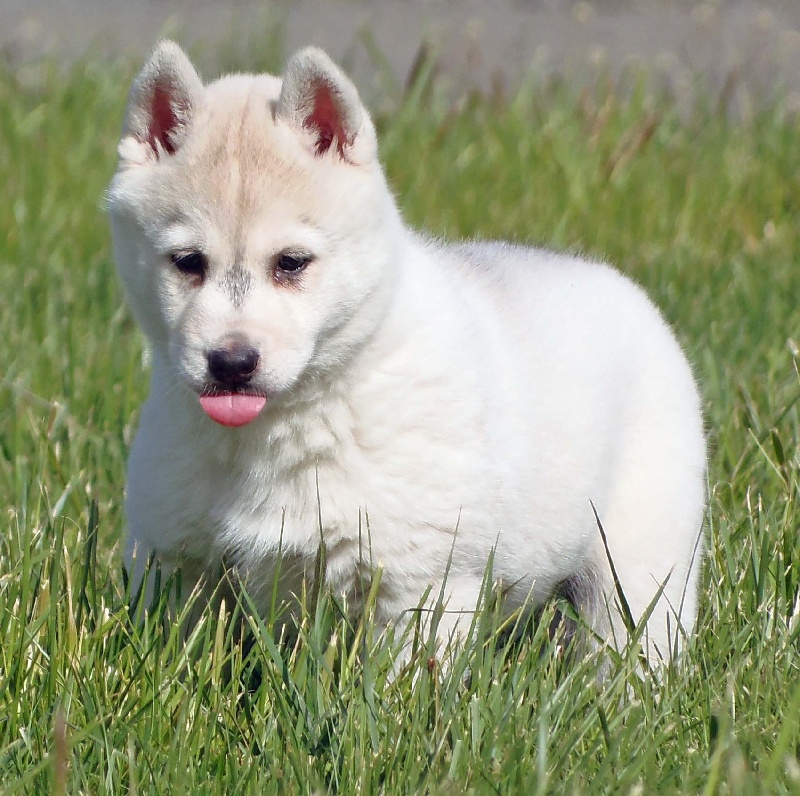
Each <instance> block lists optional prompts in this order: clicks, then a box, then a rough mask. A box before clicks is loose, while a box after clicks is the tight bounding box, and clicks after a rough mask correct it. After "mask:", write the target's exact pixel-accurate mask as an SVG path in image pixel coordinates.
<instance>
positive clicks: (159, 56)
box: [120, 40, 203, 162]
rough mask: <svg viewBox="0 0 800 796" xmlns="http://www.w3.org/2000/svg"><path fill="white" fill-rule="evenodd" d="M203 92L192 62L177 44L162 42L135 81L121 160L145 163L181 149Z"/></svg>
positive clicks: (130, 99) (126, 116)
mask: <svg viewBox="0 0 800 796" xmlns="http://www.w3.org/2000/svg"><path fill="white" fill-rule="evenodd" d="M202 92H203V84H202V82H201V81H200V78H199V77H198V76H197V72H195V70H194V67H193V66H192V64H191V61H189V59H188V58H187V57H186V54H185V53H184V52H183V50H182V49H181V48H180V47H179V46H178V45H177V44H175V42H173V41H168V40H165V41H162V42H160V43H159V45H158V46H157V47H156V49H155V50H154V51H153V54H152V55H151V56H150V60H148V62H147V63H146V64H145V65H144V68H143V69H142V71H141V72H140V73H139V76H138V77H137V78H136V79H135V80H134V81H133V85H132V86H131V91H130V95H129V97H128V110H127V112H126V114H125V123H124V125H123V129H122V141H121V143H120V156H121V157H122V158H123V159H126V160H132V161H137V162H145V161H148V160H150V161H151V160H158V159H161V158H163V157H166V156H168V155H172V154H174V153H175V152H177V150H178V149H179V148H180V146H181V144H182V143H183V139H184V136H185V133H186V130H187V128H188V126H189V124H190V123H191V121H192V118H193V117H194V115H195V112H196V110H197V106H198V104H199V102H200V98H201V96H202Z"/></svg>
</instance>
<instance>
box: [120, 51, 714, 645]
mask: <svg viewBox="0 0 800 796" xmlns="http://www.w3.org/2000/svg"><path fill="white" fill-rule="evenodd" d="M119 155H120V163H119V169H118V171H117V173H116V175H115V177H114V179H113V182H112V184H111V187H110V190H109V204H110V211H111V221H112V227H113V234H114V243H115V251H116V258H117V263H118V266H119V272H120V275H121V277H122V280H123V282H124V284H125V287H126V290H127V295H128V299H129V301H130V305H131V307H132V309H133V312H134V314H135V316H136V318H137V319H138V321H139V323H140V324H141V326H142V329H143V330H144V333H145V334H146V336H147V339H148V341H149V343H150V346H151V347H152V384H151V390H150V396H149V398H148V400H147V403H146V404H145V406H144V409H143V412H142V419H141V427H140V429H139V432H138V435H137V437H136V441H135V443H134V445H133V450H132V452H131V457H130V471H129V478H128V497H127V514H128V525H129V532H130V533H129V543H128V557H129V563H131V564H132V565H133V567H134V571H135V576H136V577H138V578H141V573H142V564H143V562H144V560H145V558H146V554H147V553H148V552H149V551H154V552H155V553H156V555H157V556H158V558H159V559H160V560H161V562H162V564H163V565H164V566H165V567H167V568H171V567H175V566H180V567H181V569H182V573H183V582H184V584H185V583H186V582H187V579H188V580H189V582H190V583H191V582H192V580H193V579H194V578H199V577H200V576H201V575H202V574H203V573H207V572H210V571H213V570H214V567H215V565H218V563H219V561H220V560H221V559H222V557H223V556H224V557H225V560H226V561H228V562H230V563H232V564H233V565H234V566H235V568H236V571H237V572H238V573H239V574H240V575H241V576H242V577H243V578H244V579H245V580H246V582H247V584H248V587H249V590H250V592H251V594H253V595H255V598H256V601H257V602H258V603H259V605H260V606H262V607H263V609H264V610H266V606H267V605H268V603H269V600H270V598H271V596H272V594H273V575H274V573H275V568H276V562H277V560H278V558H279V557H280V558H281V561H282V563H281V570H280V578H278V584H277V589H278V593H279V594H280V595H283V596H288V595H291V594H292V593H299V592H300V590H301V588H302V580H303V578H305V579H306V582H308V580H309V579H313V577H314V574H315V571H314V567H315V562H316V559H317V551H318V548H319V545H320V543H322V544H323V545H324V549H325V562H326V563H325V572H324V576H325V581H326V584H327V585H328V586H329V587H330V588H331V589H332V590H333V591H334V592H335V593H338V594H341V595H344V596H345V597H346V599H347V600H348V604H349V605H350V606H351V607H355V608H357V607H358V604H359V599H360V598H361V596H362V595H363V590H364V589H365V588H368V587H369V584H370V579H371V578H372V577H373V576H374V573H375V572H376V571H377V568H378V567H379V566H380V567H382V569H383V571H382V576H381V581H380V584H379V590H378V603H377V618H378V621H379V622H381V623H386V624H389V623H392V622H393V621H396V620H397V619H399V618H401V617H403V616H407V615H408V612H409V611H411V610H413V609H415V608H416V607H418V606H419V605H420V601H421V600H422V599H423V596H424V595H425V593H426V592H428V593H429V595H431V596H429V598H428V599H429V600H433V599H434V598H435V597H437V596H438V595H439V593H440V591H441V590H442V589H443V591H441V593H443V595H444V598H445V601H446V603H447V606H446V607H447V612H446V613H445V616H444V619H443V623H442V625H441V626H440V628H439V633H440V635H441V636H442V637H446V636H447V635H448V634H449V633H450V632H451V631H456V632H458V631H459V630H461V631H463V628H464V626H463V624H462V625H461V626H460V627H459V625H458V623H459V617H462V616H463V615H464V614H463V612H466V613H467V615H469V612H471V611H474V609H475V606H476V602H477V601H478V598H479V593H480V589H481V583H482V579H483V576H484V572H485V570H486V566H487V562H488V561H489V559H490V558H491V556H492V554H493V555H494V561H493V576H494V578H495V579H496V580H497V581H498V582H499V583H500V584H502V590H503V593H504V594H505V604H506V606H507V608H508V609H509V610H511V609H514V608H515V607H517V606H519V605H521V604H523V603H524V602H525V601H526V600H530V603H529V604H531V605H537V604H541V603H542V601H544V600H546V599H547V598H548V597H550V596H551V595H553V594H554V593H559V592H560V593H562V594H565V595H566V596H568V598H569V599H570V600H572V601H573V603H574V604H575V606H576V608H577V609H578V611H579V612H581V613H582V614H583V616H584V617H585V619H586V621H587V622H588V623H589V625H590V626H591V627H592V628H593V629H594V630H596V631H597V633H599V634H600V635H601V636H602V637H604V638H609V639H612V638H613V637H615V636H616V638H617V643H619V642H620V641H621V637H620V635H619V634H620V630H621V628H622V624H621V621H620V619H619V613H618V611H617V608H616V607H615V606H616V604H617V594H616V592H615V587H614V582H613V578H612V574H611V568H610V566H609V563H608V557H607V554H606V551H605V549H604V545H603V541H602V539H601V535H600V532H599V529H598V524H597V522H596V519H595V516H594V513H593V505H594V507H596V509H597V512H598V515H599V517H600V520H601V521H602V524H603V526H604V528H605V532H606V534H607V537H608V545H609V548H610V553H611V557H612V560H613V562H614V564H615V568H616V570H617V572H618V575H619V579H620V581H621V586H622V589H623V590H624V594H625V596H626V598H627V602H628V603H629V605H630V607H631V610H632V612H633V615H634V617H635V618H639V617H641V616H642V615H643V613H645V612H646V610H647V608H648V606H649V605H650V604H651V602H652V601H653V600H654V598H655V597H656V596H657V595H658V594H659V590H660V589H662V588H663V593H661V595H660V598H659V599H658V602H657V604H655V608H654V609H653V611H652V614H651V615H650V618H649V620H648V623H647V630H648V636H649V639H650V641H651V642H652V643H653V645H654V647H653V648H654V649H655V647H657V648H658V650H660V653H661V654H663V655H667V654H669V650H670V649H671V648H672V647H673V646H674V638H672V639H671V638H669V636H670V635H672V636H674V635H675V634H676V632H677V631H678V628H679V626H680V627H681V628H682V629H683V630H684V631H690V630H691V629H692V627H693V624H694V620H695V614H696V592H697V574H698V569H699V564H700V558H701V555H702V545H701V544H699V534H700V529H701V524H702V517H703V507H704V494H705V481H704V472H705V444H704V437H703V428H702V420H701V413H700V405H699V400H698V394H697V389H696V386H695V382H694V380H693V378H692V374H691V371H690V369H689V366H688V365H687V362H686V359H685V358H684V356H683V354H682V353H681V350H680V348H679V346H678V344H677V343H676V341H675V338H674V337H673V335H672V334H671V332H670V330H669V329H668V327H667V326H666V324H665V323H664V321H663V319H662V318H661V316H660V315H659V313H658V311H657V310H656V309H655V308H654V307H653V305H652V304H651V303H650V302H649V301H648V299H647V298H646V297H645V295H644V294H643V293H642V291H641V290H640V289H639V288H637V287H636V286H635V285H633V284H632V283H631V282H630V281H628V280H627V279H626V278H624V277H622V276H621V275H620V274H618V273H617V272H616V271H614V270H612V269H611V268H609V267H607V266H605V265H600V264H597V263H591V262H586V261H584V260H581V259H579V258H576V257H573V256H566V255H561V254H553V253H550V252H547V251H542V250H538V249H532V248H524V247H521V246H513V245H509V244H504V243H464V244H459V245H445V244H442V243H440V242H438V241H433V240H430V239H428V238H424V237H420V236H419V235H417V234H416V233H414V232H412V231H411V230H409V229H408V228H407V227H406V226H405V225H404V223H403V221H402V219H401V217H400V214H399V212H398V210H397V207H396V205H395V202H394V200H393V198H392V194H391V193H390V191H389V190H388V188H387V185H386V182H385V178H384V175H383V172H382V169H381V166H380V163H379V161H378V156H377V142H376V136H375V130H374V128H373V125H372V122H371V121H370V117H369V115H368V113H367V111H366V110H365V108H364V106H363V105H362V103H361V101H360V99H359V97H358V94H357V92H356V90H355V88H354V86H353V84H352V83H351V82H350V81H349V80H348V79H347V77H345V75H344V74H343V73H342V72H341V71H340V70H339V69H338V68H337V67H336V66H335V65H334V64H333V63H332V62H331V61H330V60H329V58H328V57H327V56H326V55H325V54H324V53H323V52H321V51H320V50H317V49H305V50H302V51H300V52H298V53H297V54H295V55H294V56H293V57H292V58H291V59H290V61H289V63H288V65H287V67H286V70H285V72H284V74H283V76H282V77H281V78H277V77H272V76H268V75H261V76H251V75H234V76H230V77H224V78H222V79H221V80H218V81H216V82H214V83H211V84H209V85H206V86H204V85H203V84H202V83H201V81H200V79H199V78H198V76H197V73H196V72H195V70H194V68H193V67H192V65H191V63H190V62H189V60H188V59H187V57H186V56H185V55H184V53H183V52H182V51H181V49H180V48H179V47H178V46H177V45H175V44H174V43H172V42H163V43H161V44H160V45H159V46H158V48H157V49H156V50H155V52H154V53H153V55H152V57H151V58H150V60H149V61H148V63H147V64H146V66H145V67H144V69H143V71H142V72H141V74H140V75H139V77H138V78H137V79H136V81H135V82H134V84H133V87H132V90H131V94H130V104H129V107H128V111H127V116H126V119H125V125H124V132H123V136H122V141H121V143H120V147H119ZM415 167H416V166H415V164H414V163H413V162H409V168H415ZM135 550H138V551H139V555H138V558H137V559H136V562H134V561H133V553H134V551H135ZM446 572H447V577H446V581H445V573H446ZM443 583H444V585H443ZM184 589H185V586H184ZM429 590H430V591H429ZM462 621H463V620H462ZM670 629H671V631H672V632H671V633H670Z"/></svg>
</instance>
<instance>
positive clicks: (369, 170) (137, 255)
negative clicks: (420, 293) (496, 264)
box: [108, 42, 399, 425]
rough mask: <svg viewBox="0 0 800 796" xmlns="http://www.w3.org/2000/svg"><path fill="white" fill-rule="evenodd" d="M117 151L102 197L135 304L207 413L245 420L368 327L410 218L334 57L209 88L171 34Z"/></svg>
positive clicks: (309, 54) (299, 61)
mask: <svg viewBox="0 0 800 796" xmlns="http://www.w3.org/2000/svg"><path fill="white" fill-rule="evenodd" d="M119 155H120V163H119V168H118V170H117V173H116V174H115V176H114V179H113V181H112V183H111V186H110V189H109V193H108V198H109V208H110V213H111V222H112V231H113V235H114V244H115V254H116V259H117V265H118V269H119V272H120V274H121V277H122V280H123V282H124V284H125V287H126V291H127V294H128V298H129V301H130V304H131V306H132V308H133V311H134V313H135V315H136V317H137V319H138V321H139V322H140V324H141V325H142V328H143V329H144V331H145V333H146V335H147V336H148V338H149V339H150V342H151V344H152V346H153V347H154V349H155V350H156V353H157V355H159V356H161V357H162V359H164V360H166V361H167V363H168V365H169V367H170V368H171V369H172V371H173V372H174V377H175V378H176V379H179V380H181V381H182V383H184V384H185V385H187V386H188V387H189V388H190V389H191V390H193V391H194V393H196V394H197V396H198V399H199V400H200V402H201V404H202V406H203V408H204V409H205V410H206V412H207V413H208V414H209V415H210V416H211V417H212V418H213V419H215V420H217V421H218V422H221V423H223V424H226V425H240V424H242V423H244V422H248V421H249V420H252V419H253V418H254V417H255V416H256V415H257V414H258V412H259V411H260V408H261V407H263V405H264V402H265V401H269V400H271V399H273V400H275V399H279V398H280V397H281V396H284V397H285V396H286V395H289V394H291V392H292V390H293V389H295V388H297V387H298V385H299V384H300V383H301V382H302V380H303V379H304V378H307V377H309V376H315V375H320V374H326V373H329V372H331V371H333V370H335V369H336V368H341V367H342V366H343V364H344V363H345V362H346V361H347V360H348V359H349V358H350V356H352V353H353V352H354V351H355V350H357V349H358V348H359V347H360V346H362V345H363V344H364V342H365V341H366V340H367V339H368V338H369V336H370V334H371V333H372V332H373V331H374V328H375V326H376V325H377V323H378V322H379V317H380V314H381V312H382V310H383V307H384V304H383V302H385V294H386V290H387V284H388V282H389V280H390V276H391V271H392V249H393V237H394V232H395V231H396V229H397V225H398V224H399V221H398V219H397V213H396V210H395V208H394V204H393V202H392V199H391V196H390V194H389V192H388V191H387V189H386V185H385V182H384V179H383V175H382V172H381V169H380V166H379V164H378V160H377V143H376V137H375V130H374V128H373V125H372V122H371V121H370V118H369V115H368V113H367V112H366V110H365V108H364V106H363V104H362V103H361V101H360V99H359V97H358V94H357V92H356V89H355V87H354V86H353V84H352V83H351V82H350V81H349V80H348V79H347V78H346V77H345V76H344V74H342V72H341V71H340V70H339V69H338V68H337V67H336V66H335V65H334V64H333V63H332V62H331V61H330V59H329V58H328V57H327V56H326V55H325V54H324V53H323V52H321V51H320V50H316V49H313V48H309V49H306V50H302V51H300V52H299V53H297V54H295V55H294V56H293V57H292V58H291V59H290V61H289V62H288V64H287V66H286V69H285V71H284V74H283V76H282V77H281V78H277V77H272V76H270V75H261V76H252V75H234V76H230V77H225V78H222V79H221V80H218V81H217V82H215V83H212V84H210V85H207V86H204V85H203V83H202V82H201V80H200V78H199V77H198V76H197V73H196V72H195V70H194V68H193V66H192V64H191V63H190V62H189V60H188V58H187V57H186V55H185V54H184V53H183V52H182V50H181V49H180V48H179V47H178V46H177V45H176V44H174V43H172V42H162V43H161V44H160V45H159V46H158V48H157V49H156V50H155V52H154V53H153V55H152V56H151V58H150V60H149V61H148V62H147V64H146V65H145V67H144V69H143V70H142V72H141V74H140V75H139V76H138V77H137V78H136V80H135V81H134V83H133V86H132V88H131V93H130V100H129V105H128V110H127V114H126V118H125V124H124V129H123V135H122V140H121V142H120V146H119Z"/></svg>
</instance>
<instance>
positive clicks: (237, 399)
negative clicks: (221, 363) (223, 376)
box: [200, 393, 267, 427]
mask: <svg viewBox="0 0 800 796" xmlns="http://www.w3.org/2000/svg"><path fill="white" fill-rule="evenodd" d="M266 403H267V399H266V398H265V397H264V396H263V395H243V394H241V393H224V394H222V395H201V396H200V406H202V407H203V411H204V412H205V413H206V414H207V415H208V416H209V417H210V418H211V419H212V420H215V421H216V422H217V423H219V424H220V425H221V426H230V427H236V426H244V425H245V424H247V423H249V422H250V421H251V420H255V419H256V417H257V416H258V413H259V412H260V411H261V410H262V409H263V408H264V405H265V404H266Z"/></svg>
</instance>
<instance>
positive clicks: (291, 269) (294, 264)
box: [274, 252, 314, 283]
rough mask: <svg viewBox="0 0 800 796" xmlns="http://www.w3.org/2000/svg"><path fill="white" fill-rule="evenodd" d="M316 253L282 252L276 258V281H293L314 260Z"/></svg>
mask: <svg viewBox="0 0 800 796" xmlns="http://www.w3.org/2000/svg"><path fill="white" fill-rule="evenodd" d="M313 259H314V255H312V254H305V253H300V252H282V253H281V254H279V255H278V256H277V257H276V258H275V270H274V274H275V281H276V282H278V283H291V282H293V281H294V280H295V279H296V278H297V277H298V276H299V275H300V274H301V273H302V272H303V271H304V270H305V268H306V266H307V265H308V264H309V263H310V262H312V261H313Z"/></svg>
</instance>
